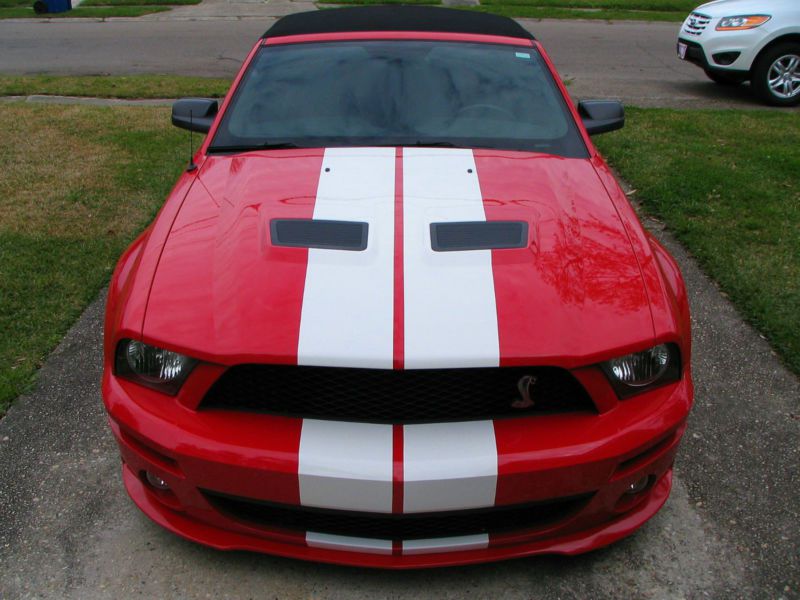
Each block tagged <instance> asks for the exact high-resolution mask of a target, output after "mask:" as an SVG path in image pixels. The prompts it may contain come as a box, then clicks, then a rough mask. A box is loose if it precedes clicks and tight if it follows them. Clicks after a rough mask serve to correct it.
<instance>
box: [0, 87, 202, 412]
mask: <svg viewBox="0 0 800 600" xmlns="http://www.w3.org/2000/svg"><path fill="white" fill-rule="evenodd" d="M0 128H2V130H3V144H2V145H0V171H2V173H3V177H2V178H0V331H2V332H3V335H2V336H0V415H2V413H3V412H4V410H5V409H6V408H7V406H8V405H9V403H10V402H11V401H12V400H13V399H14V398H15V397H16V396H17V395H19V394H20V393H22V392H23V391H24V390H25V389H26V387H27V386H28V385H29V384H30V382H31V381H32V378H33V375H34V373H35V371H36V369H37V368H38V367H39V365H40V364H41V363H42V361H43V360H44V358H45V357H46V356H47V354H48V353H49V352H50V351H51V350H52V349H53V347H54V346H55V345H56V344H57V343H58V341H59V340H60V339H61V337H62V336H63V335H64V333H65V332H66V330H67V329H68V328H69V327H70V325H71V324H72V323H73V322H74V321H75V319H76V318H77V317H78V315H79V314H80V313H81V311H83V309H84V308H85V307H86V305H87V304H88V303H89V302H91V301H92V300H93V299H94V298H95V297H96V296H97V293H98V292H99V290H100V289H101V288H102V287H103V285H105V283H106V282H107V280H108V277H109V275H110V273H111V270H112V269H113V266H114V264H115V262H116V260H117V257H118V256H119V254H120V253H121V252H122V250H123V249H124V248H125V247H126V245H127V244H128V243H129V242H130V241H131V240H132V239H133V237H134V236H135V235H136V234H137V233H138V232H139V231H141V230H142V229H143V228H144V226H145V225H146V224H147V223H148V222H149V221H150V220H151V219H152V218H153V216H154V215H155V213H156V211H157V209H158V208H159V206H160V205H161V203H162V202H163V200H164V198H165V196H166V194H167V193H168V192H169V189H170V187H171V186H172V184H173V183H174V181H175V179H176V178H177V176H178V174H179V173H180V170H181V168H182V167H183V166H184V164H185V163H186V154H187V148H186V134H185V132H183V133H181V132H180V131H179V130H177V129H175V128H174V127H171V126H170V125H169V109H165V108H139V107H114V108H103V107H86V106H62V105H47V106H43V105H30V104H23V103H11V104H3V105H2V109H0Z"/></svg>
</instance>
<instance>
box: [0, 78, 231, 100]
mask: <svg viewBox="0 0 800 600" xmlns="http://www.w3.org/2000/svg"><path fill="white" fill-rule="evenodd" d="M230 84H231V80H229V79H221V78H209V77H185V76H178V75H128V76H110V75H90V76H82V77H70V76H63V75H19V76H17V75H0V96H29V95H31V94H50V95H56V96H91V97H95V98H179V97H182V96H203V97H214V98H216V97H221V96H224V95H225V94H226V93H227V91H228V88H229V87H230Z"/></svg>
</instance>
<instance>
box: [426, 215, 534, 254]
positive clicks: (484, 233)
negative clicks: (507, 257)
mask: <svg viewBox="0 0 800 600" xmlns="http://www.w3.org/2000/svg"><path fill="white" fill-rule="evenodd" d="M527 245H528V223H527V222H525V221H462V222H452V223H431V247H432V248H433V250H434V251H435V252H453V251H459V250H498V249H504V248H525V247H526V246H527Z"/></svg>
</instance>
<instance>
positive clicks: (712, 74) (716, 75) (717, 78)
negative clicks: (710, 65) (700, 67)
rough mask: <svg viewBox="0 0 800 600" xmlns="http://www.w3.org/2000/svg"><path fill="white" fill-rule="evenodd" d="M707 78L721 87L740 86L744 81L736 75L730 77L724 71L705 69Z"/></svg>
mask: <svg viewBox="0 0 800 600" xmlns="http://www.w3.org/2000/svg"><path fill="white" fill-rule="evenodd" d="M704 70H705V73H706V76H708V78H709V79H710V80H711V81H713V82H714V83H718V84H719V85H739V84H741V83H742V81H744V80H743V79H742V78H741V77H736V76H735V75H728V74H727V73H724V72H722V71H712V70H711V69H704Z"/></svg>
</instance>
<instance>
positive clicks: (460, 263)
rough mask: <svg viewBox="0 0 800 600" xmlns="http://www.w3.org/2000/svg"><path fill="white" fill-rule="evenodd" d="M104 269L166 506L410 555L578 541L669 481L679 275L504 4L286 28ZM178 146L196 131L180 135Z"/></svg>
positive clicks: (617, 521)
mask: <svg viewBox="0 0 800 600" xmlns="http://www.w3.org/2000/svg"><path fill="white" fill-rule="evenodd" d="M172 120H173V123H174V124H175V125H178V126H180V127H183V128H186V129H190V130H193V131H198V132H202V133H207V136H206V137H205V140H204V141H203V143H202V146H201V147H200V148H199V150H198V151H197V152H196V153H195V154H194V156H193V158H192V160H191V161H190V162H189V165H188V167H187V169H186V171H185V172H184V173H183V174H182V176H181V177H180V179H179V180H178V182H177V185H176V186H175V188H174V189H173V191H172V192H171V194H170V195H169V197H168V198H167V200H166V202H165V204H164V206H163V208H162V209H161V211H160V213H159V215H158V216H157V218H156V219H155V221H154V222H153V223H152V224H151V225H150V226H149V227H148V228H147V230H146V231H145V232H144V233H143V234H142V235H141V236H139V238H138V239H136V240H135V241H134V242H133V244H132V245H131V246H130V248H128V250H127V251H126V252H125V253H124V254H123V256H122V258H121V259H120V261H119V264H118V265H117V268H116V270H115V272H114V275H113V278H112V281H111V285H110V290H109V296H108V305H107V313H106V322H105V358H104V359H105V369H104V374H103V400H104V403H105V406H106V408H107V410H108V415H109V423H110V425H111V429H112V430H113V433H114V435H115V437H116V439H117V442H118V443H119V447H120V450H121V454H122V478H123V481H124V484H125V487H126V488H127V491H128V493H129V494H130V496H131V498H132V499H133V501H134V502H135V503H136V505H137V506H138V507H139V508H140V509H141V510H142V511H143V512H144V513H145V514H146V515H147V516H149V517H150V518H151V519H153V520H154V521H155V522H157V523H159V524H160V525H162V526H163V527H165V528H167V529H168V530H170V531H172V532H175V533H176V534H178V535H181V536H183V537H185V538H188V539H190V540H194V541H196V542H199V543H202V544H206V545H208V546H212V547H214V548H218V549H246V550H252V551H259V552H266V553H272V554H279V555H285V556H290V557H296V558H301V559H309V560H315V561H325V562H333V563H344V564H351V565H362V566H373V567H387V568H410V567H429V566H440V565H453V564H464V563H473V562H481V561H490V560H498V559H505V558H511V557H519V556H527V555H533V554H541V553H559V554H576V553H581V552H585V551H588V550H592V549H594V548H598V547H601V546H604V545H607V544H610V543H611V542H613V541H615V540H617V539H619V538H621V537H623V536H626V535H628V534H630V533H631V532H633V531H634V530H636V529H637V528H638V527H640V526H641V525H642V524H643V523H644V522H645V521H647V520H648V519H649V518H650V517H652V516H653V515H654V514H655V513H656V512H657V511H658V510H659V508H660V507H661V506H662V505H663V504H664V502H665V501H666V499H667V496H668V495H669V491H670V487H671V481H672V468H673V461H674V459H675V454H676V451H677V447H678V444H679V441H680V439H681V436H682V435H683V432H684V429H685V427H686V419H687V415H688V413H689V409H690V407H691V404H692V396H693V393H692V380H691V374H690V325H689V311H688V304H687V298H686V291H685V289H684V284H683V281H682V278H681V274H680V272H679V270H678V267H677V265H676V263H675V261H674V260H673V259H672V258H671V257H670V256H669V254H668V253H667V252H666V251H665V250H664V248H662V247H661V245H659V243H658V242H657V241H656V240H655V239H653V238H652V237H651V236H650V235H649V234H648V233H647V232H646V231H645V230H644V229H643V228H642V226H641V224H640V223H639V221H638V219H637V217H636V215H635V213H634V211H633V209H632V207H631V206H630V204H629V203H628V201H627V199H626V196H625V194H624V193H623V192H622V190H621V189H620V187H619V185H618V184H617V182H616V181H615V179H614V176H613V174H612V172H611V171H610V170H609V168H608V167H607V166H606V164H605V162H604V161H603V159H602V158H601V157H600V155H599V154H598V153H597V151H596V150H595V148H594V146H593V145H592V142H591V139H590V135H593V134H598V133H603V132H606V131H611V130H613V129H618V128H619V127H621V126H622V125H623V122H624V112H623V109H622V106H621V105H620V104H619V103H616V102H606V101H585V102H581V103H579V104H578V105H577V107H576V106H574V105H573V103H572V102H571V101H570V99H569V96H568V94H567V91H566V89H565V88H564V86H563V84H562V81H561V79H560V77H559V76H558V74H557V73H556V71H555V69H554V67H553V65H552V63H551V62H550V60H549V58H548V56H547V54H546V53H545V51H544V49H543V48H542V46H541V45H540V44H539V42H537V41H536V40H535V39H534V37H533V36H532V35H531V34H530V33H528V32H527V31H526V30H524V29H523V28H522V27H520V26H519V25H518V24H517V23H516V22H514V21H512V20H510V19H506V18H503V17H498V16H492V15H483V14H478V13H472V12H467V11H457V10H449V9H442V8H432V7H431V8H424V7H366V8H351V9H341V10H329V11H319V12H313V13H305V14H296V15H292V16H288V17H285V18H283V19H281V20H279V21H277V22H276V23H275V25H274V26H273V27H272V28H271V29H269V31H267V32H266V34H265V35H264V37H263V38H262V39H260V40H258V42H257V43H256V44H255V46H254V47H253V49H252V51H251V52H250V54H249V56H248V57H247V59H246V60H245V62H244V65H243V66H242V68H241V71H240V73H239V75H238V76H237V77H236V79H235V81H234V82H233V85H232V87H231V89H230V92H229V93H228V95H227V96H226V97H225V99H224V101H223V102H222V103H221V106H218V104H217V101H216V100H211V99H202V98H190V99H183V100H179V101H178V102H176V104H175V105H174V107H173V113H172ZM188 135H189V134H187V136H188Z"/></svg>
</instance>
